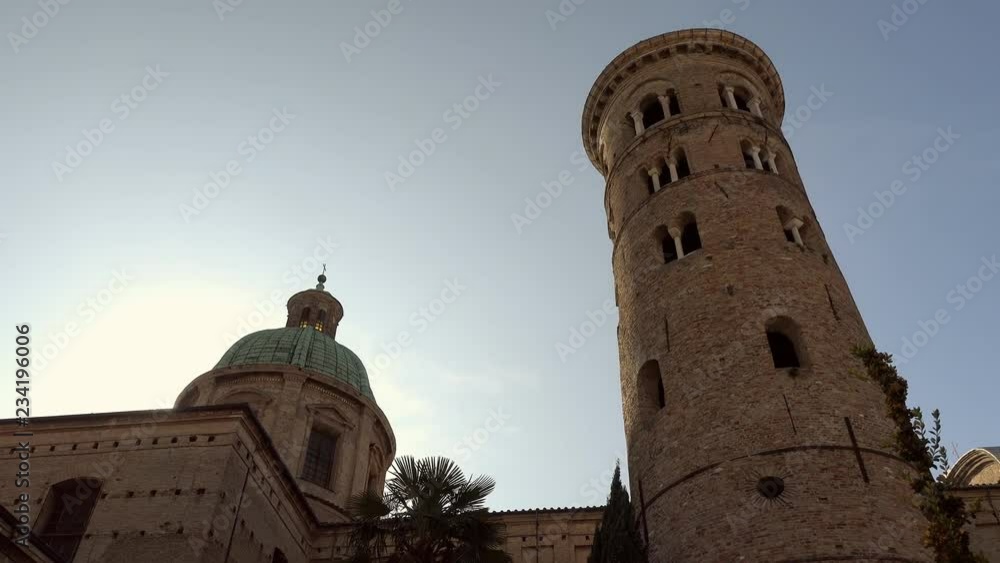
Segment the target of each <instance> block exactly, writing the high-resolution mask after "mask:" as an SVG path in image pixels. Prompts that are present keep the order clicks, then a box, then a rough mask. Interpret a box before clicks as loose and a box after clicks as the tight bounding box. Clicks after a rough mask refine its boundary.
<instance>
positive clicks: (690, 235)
mask: <svg viewBox="0 0 1000 563" xmlns="http://www.w3.org/2000/svg"><path fill="white" fill-rule="evenodd" d="M681 221H682V223H683V225H684V226H683V227H681V250H682V251H683V252H684V256H687V255H688V254H691V253H692V252H694V251H695V250H700V249H701V235H699V234H698V222H697V221H695V219H694V215H692V214H691V213H685V214H684V215H682V216H681Z"/></svg>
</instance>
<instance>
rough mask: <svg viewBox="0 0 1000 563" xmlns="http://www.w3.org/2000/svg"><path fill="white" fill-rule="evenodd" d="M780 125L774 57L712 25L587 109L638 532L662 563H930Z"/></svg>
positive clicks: (889, 430) (627, 59)
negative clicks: (616, 321)
mask: <svg viewBox="0 0 1000 563" xmlns="http://www.w3.org/2000/svg"><path fill="white" fill-rule="evenodd" d="M784 110H785V99H784V93H783V91H782V85H781V79H780V78H779V77H778V74H777V72H776V70H775V68H774V65H773V64H772V62H771V60H770V59H769V58H768V57H767V55H765V54H764V52H763V51H762V50H761V49H760V48H759V47H757V46H756V45H754V44H753V43H751V42H750V41H749V40H747V39H745V38H743V37H740V36H739V35H736V34H733V33H730V32H727V31H721V30H708V29H695V30H684V31H677V32H673V33H667V34H665V35H660V36H658V37H654V38H651V39H647V40H645V41H643V42H641V43H638V44H637V45H635V46H633V47H630V48H629V49H627V50H626V51H625V52H623V53H622V54H621V55H619V56H618V57H617V58H615V60H614V61H612V63H611V64H610V65H608V66H607V68H605V70H604V71H603V72H602V73H601V75H600V76H599V77H598V79H597V81H596V83H595V84H594V87H593V89H592V90H591V91H590V95H589V97H588V99H587V104H586V108H585V110H584V116H583V140H584V146H585V147H586V150H587V153H588V155H589V156H590V159H591V161H592V162H593V163H594V165H595V166H596V167H597V168H598V169H599V170H600V171H601V173H602V174H603V175H604V176H605V178H606V180H607V186H606V193H605V207H606V211H607V216H608V231H609V234H610V236H611V239H612V241H614V251H613V258H612V260H613V265H614V275H615V285H616V298H617V302H618V306H619V309H620V317H621V324H620V326H619V352H620V362H621V382H622V387H621V388H622V402H623V407H624V419H625V434H626V440H627V446H628V460H629V473H630V476H631V484H632V494H633V498H634V499H635V500H636V501H638V502H637V503H636V504H637V506H638V507H639V508H638V509H639V511H640V515H639V516H640V519H641V522H640V530H641V532H642V533H643V535H644V537H646V538H647V539H648V544H649V549H650V561H653V562H657V563H660V562H699V563H701V562H706V561H720V562H722V561H726V562H728V561H753V562H758V561H760V562H764V561H767V562H791V561H929V556H928V553H927V552H926V551H925V550H924V549H923V548H922V547H921V542H920V537H921V533H922V531H923V528H924V521H923V518H922V516H921V515H920V513H919V511H918V510H917V509H916V508H915V498H914V496H913V494H912V492H911V490H910V487H909V471H910V470H909V467H908V466H907V465H906V464H905V463H904V462H903V461H902V460H900V459H899V458H898V457H897V455H896V453H895V449H894V438H893V436H894V427H893V424H892V423H891V421H890V420H889V419H888V417H887V416H886V407H885V405H884V397H883V394H882V392H881V390H880V389H879V388H878V387H877V386H876V385H875V384H874V383H872V382H871V381H869V380H868V379H867V378H866V377H865V376H864V375H863V368H862V366H861V363H860V362H859V361H858V360H856V359H855V358H853V356H852V355H851V350H852V347H853V346H855V345H857V344H861V343H869V342H871V341H870V338H869V335H868V332H867V329H866V328H865V325H864V322H863V320H862V318H861V314H860V313H859V312H858V309H857V306H856V305H855V303H854V299H853V298H852V296H851V292H850V289H849V288H848V286H847V283H846V281H845V279H844V276H843V275H842V274H841V272H840V269H839V268H838V267H837V263H836V261H835V260H834V258H833V256H832V255H831V253H830V249H829V247H828V246H827V244H826V241H825V239H824V235H823V232H822V230H821V229H820V226H819V224H818V223H817V221H816V216H815V213H814V212H813V209H812V207H811V205H810V203H809V199H808V197H807V196H806V192H805V189H804V187H803V184H802V180H801V178H800V177H799V174H798V170H797V169H796V165H795V159H794V157H793V155H792V151H791V148H790V147H789V145H788V142H787V141H786V140H785V137H784V135H783V134H782V131H781V121H782V117H783V115H784ZM831 172H833V171H831Z"/></svg>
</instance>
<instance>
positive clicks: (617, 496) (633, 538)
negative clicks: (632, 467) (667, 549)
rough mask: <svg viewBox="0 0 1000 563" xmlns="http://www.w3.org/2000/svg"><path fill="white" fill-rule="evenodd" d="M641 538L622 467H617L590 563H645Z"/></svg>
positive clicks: (588, 560)
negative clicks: (623, 482) (624, 482)
mask: <svg viewBox="0 0 1000 563" xmlns="http://www.w3.org/2000/svg"><path fill="white" fill-rule="evenodd" d="M645 561H646V554H645V549H644V548H643V544H642V536H640V535H639V529H638V527H637V526H636V521H635V517H634V515H633V512H632V501H631V499H629V495H628V491H627V490H625V487H623V486H622V478H621V466H620V464H615V476H614V478H613V479H612V480H611V492H610V493H609V494H608V504H607V505H606V506H605V507H604V515H603V517H602V518H601V524H600V525H599V526H598V528H597V532H596V533H595V534H594V545H593V547H592V548H591V551H590V557H589V558H588V559H587V563H644V562H645Z"/></svg>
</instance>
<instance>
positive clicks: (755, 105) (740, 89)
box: [719, 79, 764, 117]
mask: <svg viewBox="0 0 1000 563" xmlns="http://www.w3.org/2000/svg"><path fill="white" fill-rule="evenodd" d="M734 80H735V79H734ZM719 99H720V101H721V102H722V107H724V108H728V109H731V110H736V111H745V112H747V113H751V114H753V115H756V116H757V117H764V112H763V111H762V109H761V105H760V98H758V97H757V96H756V95H754V93H753V92H752V91H751V90H750V89H749V88H747V87H746V86H743V85H741V84H736V83H734V81H731V80H727V81H723V82H722V83H720V84H719Z"/></svg>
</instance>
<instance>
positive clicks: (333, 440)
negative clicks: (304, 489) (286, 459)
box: [302, 428, 337, 489]
mask: <svg viewBox="0 0 1000 563" xmlns="http://www.w3.org/2000/svg"><path fill="white" fill-rule="evenodd" d="M336 450H337V436H336V435H334V434H333V433H332V432H327V431H325V430H323V429H320V428H313V429H312V432H311V433H310V434H309V445H308V446H307V447H306V459H305V462H304V463H303V464H302V479H304V480H306V481H309V482H310V483H316V484H317V485H319V486H321V487H324V488H327V489H329V488H330V479H331V478H332V477H333V456H334V453H336Z"/></svg>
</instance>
